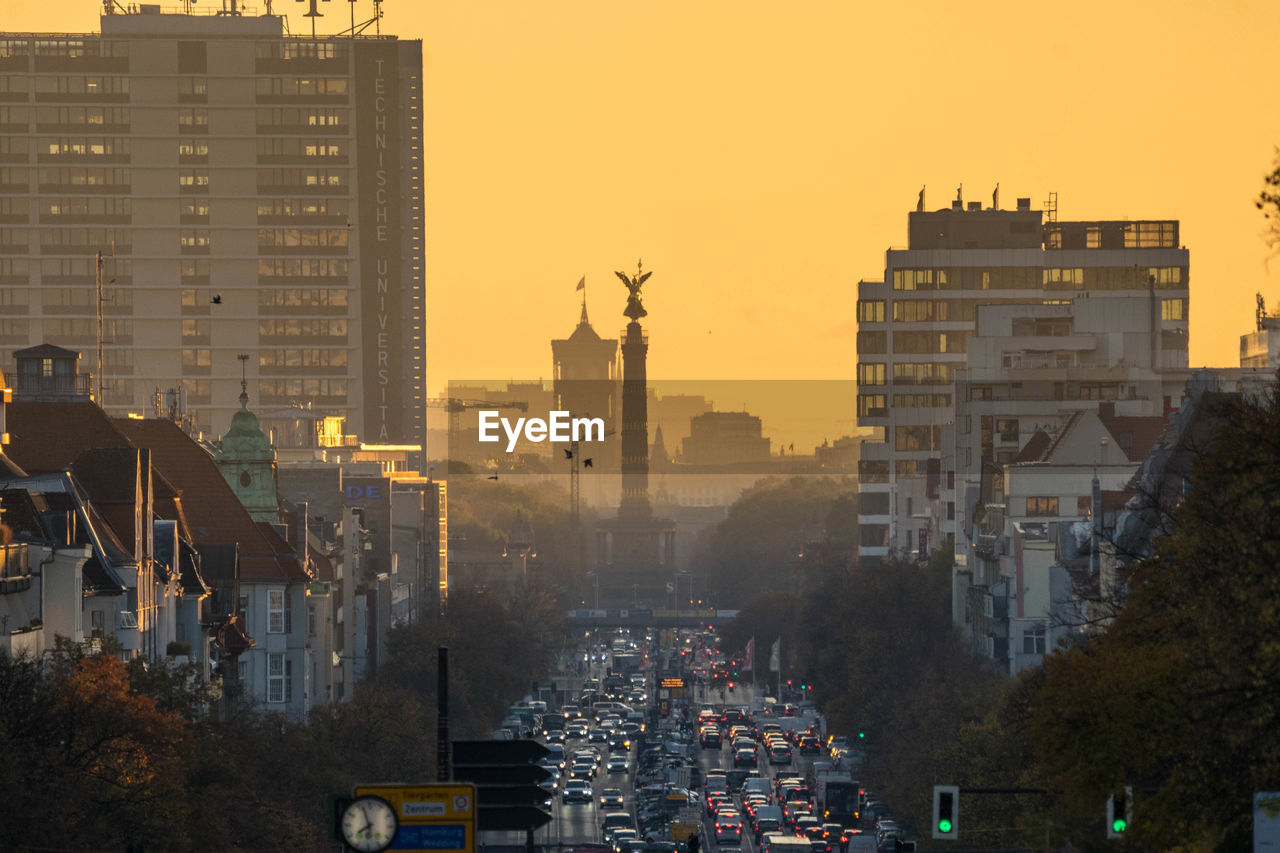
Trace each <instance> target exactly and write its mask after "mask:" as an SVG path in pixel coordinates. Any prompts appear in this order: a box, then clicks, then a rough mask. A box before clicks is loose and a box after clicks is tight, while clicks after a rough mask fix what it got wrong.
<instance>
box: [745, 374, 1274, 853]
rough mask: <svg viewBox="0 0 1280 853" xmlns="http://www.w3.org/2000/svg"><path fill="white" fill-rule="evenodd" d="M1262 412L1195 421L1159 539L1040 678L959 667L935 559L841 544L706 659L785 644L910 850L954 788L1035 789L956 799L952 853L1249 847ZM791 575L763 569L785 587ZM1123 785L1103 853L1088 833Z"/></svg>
mask: <svg viewBox="0 0 1280 853" xmlns="http://www.w3.org/2000/svg"><path fill="white" fill-rule="evenodd" d="M1278 387H1280V386H1278ZM1276 398H1277V394H1276V393H1275V392H1274V391H1273V392H1272V393H1271V394H1270V395H1268V396H1266V397H1264V398H1261V399H1249V398H1245V397H1240V396H1225V395H1224V396H1220V397H1218V398H1216V399H1213V400H1212V401H1211V402H1207V403H1206V405H1207V406H1208V407H1209V411H1208V413H1207V420H1208V422H1210V423H1211V424H1212V425H1213V429H1212V430H1211V431H1210V432H1209V434H1208V435H1207V437H1206V436H1202V437H1201V439H1202V440H1201V441H1200V442H1199V443H1198V445H1197V447H1196V448H1195V455H1194V459H1193V462H1192V466H1191V469H1190V472H1189V476H1188V477H1187V479H1186V482H1185V483H1183V484H1181V485H1182V487H1181V488H1179V489H1178V490H1176V493H1175V494H1174V495H1173V496H1172V497H1171V496H1170V495H1169V494H1165V495H1162V498H1163V499H1164V500H1165V501H1166V503H1165V505H1164V506H1162V507H1161V508H1160V509H1161V512H1162V514H1164V515H1165V516H1166V517H1167V518H1168V520H1169V523H1168V525H1167V528H1166V529H1164V530H1163V532H1161V533H1159V534H1158V535H1157V536H1156V537H1155V539H1154V541H1153V542H1152V543H1151V546H1150V549H1149V553H1148V555H1147V556H1145V557H1144V558H1142V559H1138V560H1136V561H1134V562H1132V563H1130V564H1128V565H1127V566H1122V568H1121V570H1120V578H1121V581H1122V587H1121V589H1122V594H1121V595H1119V596H1118V600H1116V601H1114V602H1112V604H1113V605H1114V617H1113V618H1110V620H1109V624H1107V625H1106V626H1105V628H1104V629H1102V630H1089V631H1081V632H1079V633H1077V634H1075V635H1073V636H1072V637H1071V639H1070V640H1069V642H1067V643H1066V644H1065V645H1064V646H1063V647H1062V648H1058V649H1053V650H1050V653H1049V654H1047V655H1046V657H1045V661H1044V665H1043V666H1042V667H1038V668H1035V669H1032V670H1029V671H1026V672H1024V673H1022V674H1021V675H1019V676H1018V677H1016V678H1010V677H1007V676H1004V675H1001V674H999V673H997V672H995V671H994V669H993V668H992V667H991V666H990V663H989V662H984V660H982V659H981V658H979V657H977V656H975V655H974V654H973V653H972V651H971V650H970V648H969V647H968V646H967V645H966V644H965V642H964V641H963V639H962V638H961V636H960V635H959V633H958V632H957V631H956V630H955V629H954V628H953V626H952V625H951V601H950V595H951V564H952V554H951V553H950V551H949V550H942V551H939V552H936V553H935V554H934V555H933V556H932V558H931V559H930V560H929V561H928V562H927V563H924V564H920V563H917V562H915V561H906V560H902V559H890V560H889V561H887V562H885V563H882V564H880V565H878V566H875V567H871V566H859V565H857V564H856V563H855V562H854V560H853V559H852V558H851V555H852V550H851V549H850V548H848V547H847V546H846V543H845V542H844V541H842V537H841V534H840V531H839V530H838V529H830V530H828V534H829V535H828V536H827V537H826V538H825V544H824V545H823V546H822V547H819V548H812V547H811V548H809V549H808V556H807V558H806V559H808V560H810V561H812V563H813V565H812V566H810V567H809V568H808V569H806V570H804V571H803V574H804V576H805V577H807V578H810V579H811V582H810V583H809V584H808V585H807V586H803V585H796V584H792V585H791V588H789V589H788V588H783V589H774V590H772V591H769V592H766V593H764V594H762V595H760V596H758V597H757V598H755V599H754V600H751V601H748V602H746V603H745V604H744V605H743V607H742V610H741V612H740V614H739V617H738V619H737V620H735V621H734V622H733V623H732V624H730V625H728V626H725V627H724V629H723V631H722V637H723V640H724V645H725V647H726V648H727V649H742V648H744V647H745V645H746V643H747V640H748V639H749V638H751V637H752V636H754V637H755V641H756V648H757V649H760V648H766V649H767V648H768V647H769V645H770V644H771V643H772V642H773V640H774V639H776V638H777V637H779V636H780V637H782V638H783V649H784V653H785V656H786V658H787V660H786V661H785V663H784V666H785V667H786V671H787V673H788V678H792V679H800V680H802V681H803V682H804V683H807V684H810V685H813V693H812V695H813V698H814V699H815V700H816V701H817V702H818V704H819V706H820V708H821V709H822V710H823V711H824V712H825V713H826V715H827V718H828V721H829V727H830V728H831V729H832V730H833V731H835V732H839V733H845V734H851V733H853V732H857V731H862V732H865V733H866V739H865V744H866V749H867V752H868V754H869V757H870V764H869V766H868V767H867V769H866V771H865V778H864V779H863V781H864V782H865V783H866V784H867V785H868V786H869V787H871V788H872V789H873V790H874V791H875V792H876V794H877V796H878V797H880V798H881V799H883V800H885V801H886V802H888V803H890V804H891V805H892V806H893V808H894V810H895V813H896V814H897V815H898V819H899V822H900V823H903V824H905V826H906V827H907V828H908V829H909V830H910V832H911V835H913V836H914V837H917V838H922V839H923V838H927V837H928V835H929V822H930V815H931V794H932V786H933V785H934V784H958V785H960V786H961V787H962V788H963V787H975V788H976V787H987V788H998V787H1005V788H1012V787H1018V788H1027V789H1039V790H1043V791H1045V792H1046V793H1044V794H1019V795H1003V796H981V795H973V796H962V798H961V799H962V809H961V814H962V819H961V827H962V829H961V832H962V834H963V835H964V840H965V842H966V844H967V846H975V847H981V848H984V849H995V848H1016V849H1037V850H1039V849H1045V845H1046V843H1048V844H1049V845H1050V846H1052V847H1053V848H1055V849H1060V848H1063V847H1065V846H1066V844H1067V843H1068V842H1069V843H1070V844H1071V845H1072V849H1075V850H1086V851H1088V850H1099V851H1101V850H1104V849H1105V850H1114V849H1124V850H1143V851H1147V850H1149V851H1157V850H1159V851H1169V850H1179V851H1236V850H1244V849H1248V848H1249V847H1250V846H1251V833H1252V820H1253V806H1252V799H1253V793H1254V792H1255V791H1274V790H1280V571H1277V567H1278V566H1280V404H1277V402H1276ZM1179 476H1181V475H1179ZM821 494H822V493H821V490H811V491H810V495H811V496H812V497H815V499H816V498H817V497H819V496H821ZM791 562H792V561H787V562H784V563H783V564H782V565H775V566H774V569H775V571H776V572H777V573H778V574H782V575H786V576H787V577H793V576H794V575H795V572H796V568H795V567H794V566H793V565H791ZM788 649H789V650H790V651H789V652H786V651H785V650H788ZM758 665H759V662H758ZM1124 786H1131V787H1132V788H1133V791H1134V819H1133V822H1132V824H1131V826H1130V829H1129V831H1128V832H1127V833H1126V837H1125V839H1124V841H1123V843H1122V844H1121V846H1120V847H1119V848H1117V847H1116V846H1115V845H1116V843H1117V842H1114V841H1112V842H1108V841H1106V838H1105V830H1104V827H1103V820H1104V817H1105V804H1106V801H1107V798H1108V796H1109V795H1110V794H1112V793H1113V792H1115V791H1117V790H1120V789H1122V788H1123V787H1124ZM922 844H923V845H924V846H922V849H928V844H927V842H922Z"/></svg>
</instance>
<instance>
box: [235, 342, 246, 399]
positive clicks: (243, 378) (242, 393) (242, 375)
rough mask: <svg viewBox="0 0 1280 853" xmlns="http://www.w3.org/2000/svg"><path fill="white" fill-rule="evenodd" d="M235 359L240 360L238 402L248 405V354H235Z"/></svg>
mask: <svg viewBox="0 0 1280 853" xmlns="http://www.w3.org/2000/svg"><path fill="white" fill-rule="evenodd" d="M236 358H238V359H240V401H241V402H243V403H245V404H248V402H249V374H248V370H249V354H248V353H243V352H242V353H237V354H236Z"/></svg>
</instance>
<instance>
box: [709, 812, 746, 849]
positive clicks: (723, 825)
mask: <svg viewBox="0 0 1280 853" xmlns="http://www.w3.org/2000/svg"><path fill="white" fill-rule="evenodd" d="M715 833H716V843H717V844H718V843H720V842H723V841H741V840H742V816H741V815H739V814H738V813H737V812H725V813H724V814H721V815H719V816H718V817H717V818H716V825H715Z"/></svg>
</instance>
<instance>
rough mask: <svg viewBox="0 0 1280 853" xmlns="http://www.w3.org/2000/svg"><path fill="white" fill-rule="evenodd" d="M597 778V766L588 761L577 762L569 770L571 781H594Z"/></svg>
mask: <svg viewBox="0 0 1280 853" xmlns="http://www.w3.org/2000/svg"><path fill="white" fill-rule="evenodd" d="M595 776H596V767H595V765H594V764H591V763H589V762H586V761H575V762H574V763H573V766H572V767H570V768H569V778H570V779H584V780H585V779H594V778H595Z"/></svg>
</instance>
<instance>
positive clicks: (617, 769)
mask: <svg viewBox="0 0 1280 853" xmlns="http://www.w3.org/2000/svg"><path fill="white" fill-rule="evenodd" d="M605 770H607V771H608V772H610V773H626V772H627V757H626V756H625V755H610V756H609V763H608V764H606V765H605Z"/></svg>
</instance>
